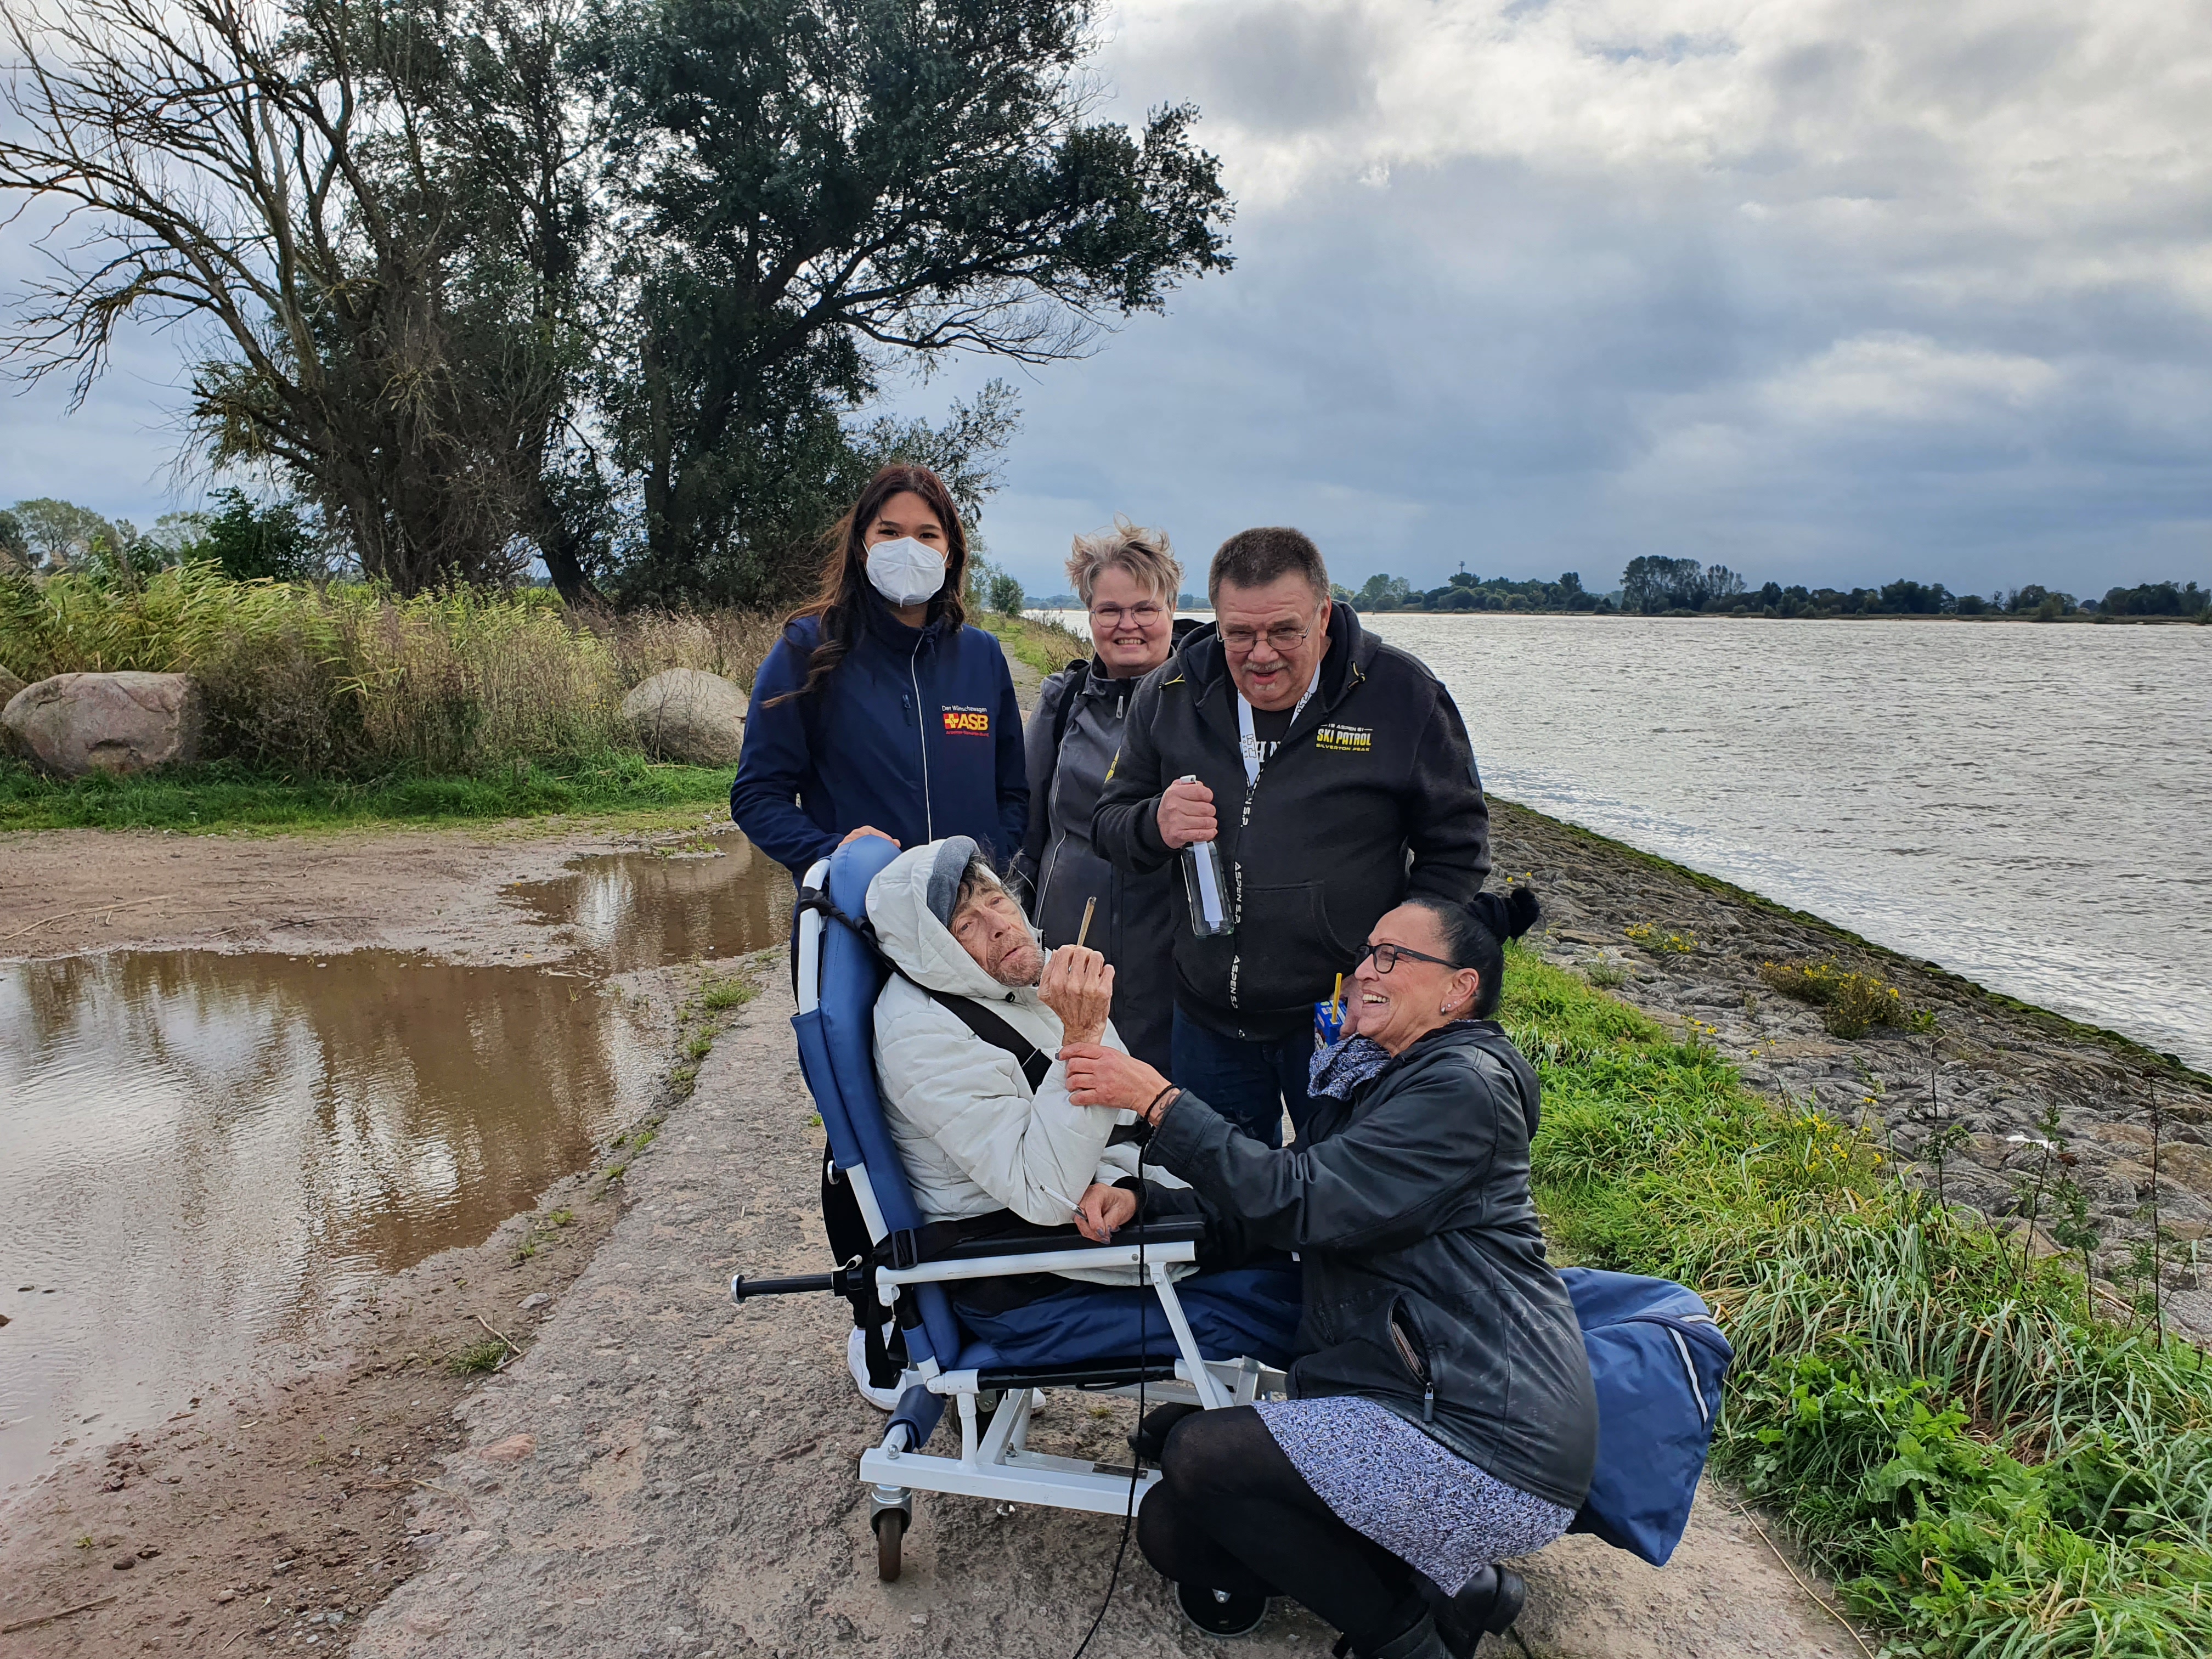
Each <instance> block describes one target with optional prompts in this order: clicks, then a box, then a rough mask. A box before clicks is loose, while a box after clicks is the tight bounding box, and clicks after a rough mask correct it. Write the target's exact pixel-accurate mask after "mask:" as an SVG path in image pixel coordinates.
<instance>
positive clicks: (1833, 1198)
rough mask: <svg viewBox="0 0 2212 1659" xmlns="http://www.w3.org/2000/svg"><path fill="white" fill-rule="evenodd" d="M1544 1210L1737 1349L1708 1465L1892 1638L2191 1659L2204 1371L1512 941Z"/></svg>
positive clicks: (2063, 1272) (2211, 1594) (2201, 1511)
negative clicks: (1540, 1087) (1793, 1538)
mask: <svg viewBox="0 0 2212 1659" xmlns="http://www.w3.org/2000/svg"><path fill="white" fill-rule="evenodd" d="M1512 960H1513V967H1512V970H1511V973H1510V975H1509V976H1508V980H1507V989H1506V1000H1505V1004H1504V1007H1503V1009H1502V1010H1501V1013H1500V1018H1503V1019H1504V1022H1505V1024H1506V1025H1507V1028H1508V1029H1509V1030H1511V1031H1512V1032H1513V1033H1514V1035H1515V1037H1516V1040H1517V1041H1518V1042H1521V1044H1522V1047H1523V1048H1524V1049H1525V1050H1526V1051H1527V1053H1528V1055H1529V1057H1530V1059H1531V1060H1534V1061H1535V1062H1536V1064H1537V1065H1538V1066H1539V1068H1540V1070H1541V1073H1542V1074H1543V1078H1544V1085H1545V1090H1544V1093H1545V1109H1544V1121H1543V1126H1542V1130H1541V1133H1540V1134H1539V1136H1538V1138H1537V1142H1536V1146H1535V1159H1534V1162H1535V1172H1536V1178H1537V1198H1538V1201H1539V1203H1540V1204H1541V1206H1542V1207H1543V1209H1544V1212H1545V1215H1546V1219H1547V1226H1548V1228H1549V1230H1550V1232H1551V1234H1552V1237H1553V1240H1554V1242H1555V1244H1556V1246H1557V1248H1558V1251H1559V1255H1561V1256H1562V1257H1563V1258H1566V1259H1571V1260H1574V1261H1582V1262H1584V1263H1587V1264H1589V1265H1591V1266H1596V1267H1617V1268H1620V1269H1623V1270H1626V1271H1631V1272H1638V1273H1654V1274H1657V1275H1660V1276H1662V1277H1665V1278H1668V1279H1679V1280H1680V1281H1681V1282H1683V1283H1685V1284H1688V1285H1694V1286H1695V1287H1697V1288H1698V1289H1699V1291H1700V1292H1702V1293H1703V1294H1704V1295H1705V1297H1706V1299H1707V1301H1708V1302H1709V1303H1711V1304H1712V1305H1713V1306H1714V1308H1715V1310H1716V1313H1717V1316H1719V1317H1720V1319H1721V1321H1722V1323H1723V1328H1725V1329H1726V1330H1727V1332H1728V1334H1729V1339H1730V1340H1731V1341H1733V1342H1734V1343H1735V1346H1736V1352H1737V1360H1736V1366H1735V1371H1734V1373H1733V1374H1732V1376H1731V1377H1730V1381H1729V1398H1728V1407H1727V1410H1726V1413H1725V1414H1724V1417H1723V1423H1722V1425H1721V1429H1720V1431H1719V1433H1718V1434H1717V1437H1716V1442H1715V1454H1714V1455H1715V1461H1716V1462H1717V1466H1718V1467H1719V1468H1721V1469H1722V1470H1723V1472H1725V1473H1727V1474H1730V1475H1731V1476H1733V1477H1735V1479H1737V1480H1741V1482H1742V1483H1743V1485H1744V1486H1746V1487H1747V1489H1748V1490H1749V1492H1751V1493H1752V1495H1753V1497H1754V1498H1758V1499H1759V1501H1760V1502H1761V1503H1762V1504H1765V1505H1767V1506H1769V1507H1770V1508H1771V1509H1772V1510H1775V1511H1776V1512H1777V1513H1778V1514H1779V1515H1780V1516H1782V1517H1783V1518H1784V1520H1785V1522H1787V1523H1788V1524H1789V1525H1790V1528H1792V1529H1793V1530H1794V1531H1795V1532H1796V1534H1797V1535H1798V1536H1799V1537H1800V1538H1801V1539H1802V1541H1804V1543H1805V1544H1806V1545H1807V1546H1808V1548H1809V1549H1810V1550H1811V1551H1812V1552H1813V1553H1814V1556H1815V1557H1816V1558H1817V1559H1820V1561H1821V1562H1822V1564H1823V1565H1825V1566H1826V1568H1827V1569H1828V1570H1829V1571H1831V1572H1832V1573H1833V1574H1834V1575H1835V1577H1837V1579H1838V1584H1839V1587H1840V1589H1841V1590H1842V1593H1843V1595H1844V1598H1845V1600H1846V1601H1847V1602H1848V1604H1849V1605H1850V1607H1851V1608H1852V1609H1853V1611H1855V1612H1856V1613H1858V1614H1859V1615H1860V1616H1862V1617H1863V1618H1865V1619H1868V1620H1872V1621H1875V1622H1876V1623H1879V1624H1881V1625H1882V1626H1885V1627H1887V1631H1888V1632H1891V1634H1890V1635H1889V1636H1888V1638H1887V1644H1888V1650H1889V1651H1890V1652H1893V1653H1896V1654H1900V1655H1902V1654H1915V1655H1928V1656H1945V1659H1967V1656H1972V1659H2015V1656H2020V1659H2025V1656H2028V1655H2035V1656H2039V1659H2043V1656H2075V1655H2080V1656H2088V1655H2126V1656H2138V1655H2140V1656H2169V1655H2170V1656H2176V1659H2179V1656H2182V1655H2191V1656H2193V1655H2197V1654H2202V1653H2204V1652H2206V1651H2212V1589H2208V1586H2212V1373H2208V1372H2207V1371H2206V1370H2205V1369H2204V1366H2203V1356H2202V1355H2201V1353H2199V1352H2197V1350H2196V1349H2195V1348H2193V1347H2191V1346H2188V1345H2186V1344H2184V1343H2181V1342H2179V1341H2175V1340H2166V1341H2163V1342H2161V1341H2160V1340H2159V1339H2158V1337H2157V1335H2156V1334H2154V1332H2153V1330H2152V1329H2151V1328H2149V1327H2148V1322H2136V1323H2135V1324H2133V1325H2126V1324H2115V1323H2108V1322H2100V1321H2099V1320H2097V1319H2095V1318H2093V1317H2092V1316H2091V1310H2090V1307H2089V1304H2088V1303H2087V1300H2086V1298H2085V1295H2084V1289H2083V1285H2082V1282H2081V1278H2080V1276H2079V1275H2078V1274H2077V1273H2073V1272H2071V1271H2070V1270H2069V1269H2068V1268H2066V1267H2063V1266H2061V1265H2059V1264H2058V1263H2057V1262H2056V1261H2038V1262H2036V1263H2035V1264H2034V1265H2033V1267H2032V1268H2029V1269H2024V1268H2023V1266H2022V1261H2021V1253H2020V1251H2019V1250H2018V1249H2013V1248H2010V1247H2009V1246H2008V1243H2007V1242H2006V1241H2005V1240H2004V1239H2003V1238H2002V1237H2001V1236H2000V1235H1999V1234H1998V1233H1996V1231H1993V1230H1992V1229H1991V1228H1990V1226H1989V1225H1987V1224H1986V1223H1985V1222H1984V1221H1983V1220H1982V1219H1981V1218H1979V1217H1978V1216H1974V1215H1972V1214H1969V1213H1966V1212H1959V1211H1950V1212H1946V1211H1942V1210H1940V1209H1938V1208H1937V1207H1936V1205H1935V1204H1934V1203H1933V1202H1932V1200H1929V1199H1928V1198H1927V1197H1925V1196H1924V1195H1923V1194H1920V1193H1918V1192H1917V1191H1914V1190H1911V1189H1908V1188H1905V1187H1902V1186H1900V1185H1899V1183H1897V1182H1893V1181H1892V1180H1890V1179H1889V1174H1890V1170H1889V1168H1888V1166H1887V1164H1886V1163H1885V1161H1884V1154H1883V1153H1882V1152H1881V1151H1880V1149H1878V1148H1877V1147H1875V1146H1873V1145H1872V1144H1871V1143H1870V1142H1869V1140H1868V1139H1865V1138H1863V1136H1861V1135H1859V1134H1857V1133H1855V1132H1854V1130H1853V1129H1852V1127H1851V1126H1850V1125H1846V1124H1840V1123H1838V1122H1835V1121H1832V1120H1830V1119H1827V1118H1826V1117H1823V1116H1821V1115H1819V1114H1817V1113H1801V1112H1796V1111H1792V1110H1790V1109H1785V1108H1783V1107H1779V1106H1777V1105H1775V1104H1774V1103H1770V1102H1768V1101H1765V1100H1764V1099H1762V1098H1761V1097H1759V1096H1756V1095H1753V1094H1752V1093H1750V1092H1749V1091H1746V1090H1745V1089H1744V1088H1743V1087H1742V1086H1741V1084H1740V1083H1739V1081H1738V1080H1737V1078H1736V1075H1735V1069H1734V1067H1733V1066H1730V1065H1729V1064H1728V1063H1727V1062H1725V1061H1724V1060H1722V1059H1721V1058H1720V1057H1719V1056H1718V1055H1717V1054H1715V1053H1714V1052H1713V1051H1712V1050H1711V1049H1709V1048H1702V1047H1699V1046H1695V1045H1677V1044H1674V1043H1671V1042H1668V1040H1667V1039H1666V1038H1665V1036H1663V1035H1662V1032H1661V1031H1660V1030H1659V1028H1658V1027H1657V1026H1656V1024H1653V1023H1652V1022H1650V1020H1648V1019H1646V1018H1644V1016H1642V1015H1641V1014H1639V1013H1637V1012H1634V1011H1633V1010H1632V1009H1629V1008H1628V1007H1626V1006H1625V1005H1623V1004H1621V1003H1620V1002H1618V1001H1615V1000H1613V999H1612V998H1610V997H1607V996H1605V995H1603V994H1601V993H1600V992H1598V991H1596V990H1594V989H1593V988H1591V987H1590V986H1589V984H1588V983H1587V982H1586V981H1583V979H1581V978H1580V977H1579V976H1577V975H1571V974H1567V973H1564V972H1561V971H1560V970H1559V969H1553V968H1551V967H1548V966H1547V965H1546V964H1544V963H1541V962H1540V961H1538V960H1537V959H1536V958H1534V957H1532V956H1530V955H1528V953H1526V952H1524V951H1520V950H1518V949H1517V948H1516V949H1515V951H1514V952H1513V958H1512Z"/></svg>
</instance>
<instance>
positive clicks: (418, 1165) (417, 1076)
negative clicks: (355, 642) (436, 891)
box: [0, 836, 791, 1487]
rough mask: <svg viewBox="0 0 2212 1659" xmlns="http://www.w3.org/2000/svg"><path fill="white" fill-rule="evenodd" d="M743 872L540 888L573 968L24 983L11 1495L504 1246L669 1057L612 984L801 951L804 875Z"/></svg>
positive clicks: (71, 977) (8, 1191) (335, 966)
mask: <svg viewBox="0 0 2212 1659" xmlns="http://www.w3.org/2000/svg"><path fill="white" fill-rule="evenodd" d="M717 846H718V847H719V848H720V849H721V852H722V854H723V855H722V856H712V857H678V858H667V857H663V856H659V855H657V854H621V855H617V856H612V857H606V858H592V859H585V860H578V861H577V862H576V864H575V865H574V866H572V868H573V869H574V872H575V873H574V874H573V875H570V876H568V877H565V878H562V879H559V880H556V881H550V882H543V883H537V884H530V885H528V886H526V887H524V886H518V887H517V888H514V889H513V890H510V896H512V897H513V899H514V901H515V902H517V903H518V904H519V905H520V906H521V907H522V908H524V910H525V911H526V913H527V914H528V915H529V917H530V919H531V920H532V921H535V922H538V923H543V924H545V925H547V926H549V927H573V928H574V930H575V933H574V935H573V936H572V937H573V938H574V942H575V943H576V945H578V946H579V947H580V948H579V949H578V950H577V951H576V954H574V955H573V956H571V957H568V958H567V959H566V960H563V961H561V962H558V963H547V964H544V965H538V966H519V965H518V966H495V967H494V966H487V967H476V968H469V967H463V966H458V965H456V964H453V963H443V962H438V961H435V960H433V959H430V958H428V957H422V956H419V955H415V954H411V953H403V952H397V951H355V952H352V953H349V954H343V955H336V956H325V957H285V956H273V955H255V956H227V955H223V954H221V953H218V952H215V951H118V952H115V953H112V954H108V955H103V956H91V957H64V958H60V959H58V960H52V961H45V962H19V963H0V1274H4V1275H5V1279H4V1282H0V1314H4V1315H6V1316H7V1317H8V1319H9V1324H8V1325H7V1326H6V1327H5V1328H0V1487H5V1486H9V1485H13V1484H15V1483H17V1482H19V1481H21V1480H22V1479H23V1478H24V1477H25V1476H26V1475H27V1474H35V1473H36V1472H37V1471H38V1470H39V1469H40V1468H43V1467H45V1466H46V1464H47V1462H48V1458H49V1454H50V1452H51V1451H53V1450H65V1449H66V1447H65V1446H64V1444H63V1443H64V1442H75V1441H78V1440H82V1441H83V1442H85V1443H97V1442H100V1441H105V1440H106V1439H107V1438H109V1437H112V1435H113V1434H114V1433H115V1432H117V1431H118V1429H127V1428H131V1427H135V1426H139V1425H144V1424H146V1423H149V1422H155V1421H158V1420H160V1419H161V1418H163V1417H165V1416H167V1414H168V1413H170V1412H172V1411H174V1410H176V1409H179V1407H182V1406H183V1405H184V1404H185V1402H186V1401H189V1400H190V1399H191V1397H193V1396H194V1395H203V1394H204V1393H206V1392H208V1391H209V1390H210V1389H213V1388H215V1387H216V1386H217V1385H218V1384H219V1383H221V1382H222V1380H224V1379H226V1378H236V1377H238V1376H240V1375H241V1374H243V1373H246V1372H247V1371H249V1370H251V1369H252V1364H253V1363H254V1358H255V1356H256V1354H257V1353H258V1352H259V1351H260V1350H261V1348H262V1346H263V1344H264V1342H265V1341H266V1340H267V1339H268V1338H269V1337H270V1336H272V1335H276V1334H281V1333H282V1332H283V1331H284V1330H285V1329H287V1328H288V1327H289V1325H290V1324H291V1323H292V1322H294V1321H295V1319H296V1317H297V1316H298V1315H299V1314H300V1313H301V1310H303V1309H306V1308H308V1307H312V1306H313V1305H315V1304H319V1303H323V1302H326V1301H329V1300H331V1299H332V1298H337V1297H346V1296H349V1295H353V1294H358V1293H360V1292H361V1291H363V1290H365V1289H366V1288H368V1286H369V1285H371V1284H372V1283H373V1281H374V1279H377V1278H378V1277H379V1276H380V1275H382V1274H386V1273H392V1272H394V1271H397V1270H398V1269H400V1268H404V1267H410V1266H411V1265H413V1264H414V1263H416V1262H418V1261H422V1260H423V1259H424V1258H425V1257H427V1256H428V1255H433V1254H435V1252H437V1251H439V1250H441V1249H448V1248H450V1247H453V1246H456V1245H471V1244H476V1243H481V1242H483V1239H484V1238H486V1237H489V1234H490V1233H491V1231H492V1230H493V1229H494V1228H495V1227H496V1226H497V1225H499V1224H500V1222H501V1221H502V1220H504V1219H505V1218H507V1217H508V1216H510V1215H513V1214H514V1213H516V1212H519V1211H520V1210H523V1209H526V1208H528V1207H529V1206H531V1204H532V1202H533V1201H534V1200H535V1199H536V1196H537V1194H539V1193H540V1192H542V1191H544V1189H545V1188H547V1187H548V1186H550V1185H551V1184H552V1182H555V1181H556V1180H557V1179H559V1178H560V1177H561V1176H564V1175H567V1174H568V1173H570V1172H573V1171H574V1170H578V1169H580V1168H581V1167H583V1166H584V1164H586V1162H587V1161H588V1159H589V1158H590V1157H591V1153H592V1145H593V1143H594V1142H595V1141H596V1140H598V1139H599V1138H600V1137H602V1136H604V1135H605V1134H606V1133H609V1132H611V1130H612V1129H613V1128H615V1127H617V1126H619V1125H620V1124H622V1123H623V1122H624V1121H628V1120H629V1118H630V1117H632V1116H634V1115H635V1114H636V1113H637V1112H638V1111H640V1110H641V1109H643V1107H644V1106H645V1105H646V1104H647V1103H648V1102H649V1099H650V1097H651V1095H652V1092H653V1087H654V1085H655V1081H656V1079H657V1077H658V1074H659V1070H660V1067H661V1065H662V1064H663V1063H664V1061H665V1055H664V1054H662V1053H661V1052H660V1051H659V1045H658V1044H657V1043H656V1042H655V1041H654V1037H653V1030H654V1028H653V1021H652V1019H651V1018H649V1017H648V1015H647V1012H646V1011H645V1008H644V1006H643V1005H642V1004H641V1003H638V1002H636V1001H635V1000H625V999H624V998H623V996H622V994H620V992H619V991H618V990H617V989H616V988H615V987H610V986H607V985H605V983H604V981H605V980H606V979H607V978H608V977H609V976H611V975H615V974H618V973H623V972H627V971H629V970H632V969H641V968H650V967H657V966H661V965H665V964H667V963H678V962H685V961H690V960H691V959H693V958H695V957H706V958H707V959H709V960H712V959H714V958H716V957H733V956H737V955H740V954H742V953H744V952H745V951H753V950H757V949H760V948H762V947H763V946H765V945H774V944H777V943H779V942H781V939H783V937H784V936H785V933H786V931H787V927H788V919H789V915H790V906H791V884H790V880H789V878H787V876H786V875H785V874H784V872H782V871H781V869H780V868H778V867H777V866H775V864H774V863H772V862H771V861H770V860H768V859H766V858H763V857H758V856H756V855H755V854H754V853H753V850H752V848H750V846H748V845H747V844H746V843H745V842H744V841H743V840H742V839H741V838H738V837H737V836H728V837H725V838H723V839H722V840H721V841H720V842H718V843H717ZM553 943H554V941H553V940H552V939H548V940H547V941H546V944H547V945H548V946H550V945H552V944H553Z"/></svg>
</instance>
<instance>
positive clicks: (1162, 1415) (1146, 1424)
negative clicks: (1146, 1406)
mask: <svg viewBox="0 0 2212 1659" xmlns="http://www.w3.org/2000/svg"><path fill="white" fill-rule="evenodd" d="M1198 1409H1199V1407H1196V1406H1186V1405H1182V1404H1181V1403H1178V1402H1176V1401H1170V1403H1168V1404H1167V1405H1164V1406H1155V1407H1152V1410H1150V1411H1148V1412H1146V1413H1145V1420H1144V1421H1143V1422H1141V1423H1139V1424H1138V1425H1137V1431H1136V1432H1135V1433H1134V1434H1133V1435H1131V1436H1130V1437H1129V1449H1130V1450H1131V1451H1133V1452H1134V1453H1136V1454H1137V1455H1138V1456H1139V1457H1141V1458H1143V1459H1144V1460H1145V1462H1147V1463H1150V1464H1151V1465H1152V1467H1153V1468H1158V1467H1159V1462H1160V1454H1161V1453H1162V1452H1164V1451H1165V1450H1166V1449H1167V1445H1168V1431H1169V1430H1170V1429H1171V1428H1173V1427H1175V1425H1176V1424H1178V1423H1180V1422H1182V1420H1183V1419H1184V1418H1186V1417H1188V1416H1189V1415H1190V1414H1191V1413H1193V1412H1194V1411H1197V1410H1198Z"/></svg>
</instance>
